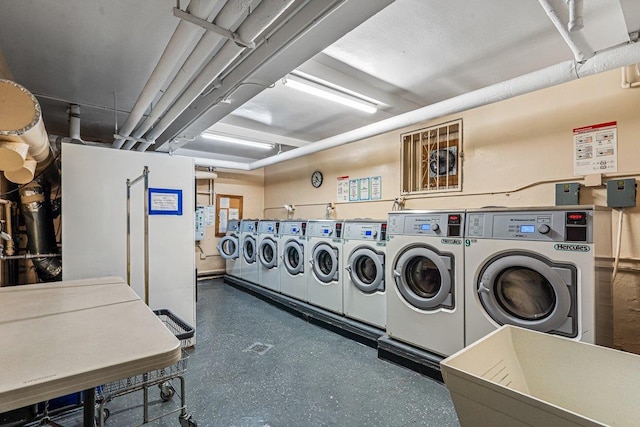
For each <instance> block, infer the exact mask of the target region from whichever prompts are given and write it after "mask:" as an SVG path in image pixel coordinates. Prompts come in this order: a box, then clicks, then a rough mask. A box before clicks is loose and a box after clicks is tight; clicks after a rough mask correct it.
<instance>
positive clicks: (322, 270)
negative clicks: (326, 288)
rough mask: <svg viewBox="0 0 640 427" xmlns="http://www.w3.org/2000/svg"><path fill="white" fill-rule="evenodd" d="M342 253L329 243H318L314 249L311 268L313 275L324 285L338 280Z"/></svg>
mask: <svg viewBox="0 0 640 427" xmlns="http://www.w3.org/2000/svg"><path fill="white" fill-rule="evenodd" d="M339 255H340V252H339V251H338V249H337V248H335V247H333V246H331V245H330V244H328V243H325V242H321V243H318V244H317V245H316V246H315V247H314V248H313V254H312V259H311V267H312V271H313V274H314V275H315V276H316V278H317V279H318V280H319V281H320V282H322V283H330V282H334V281H336V280H338V267H339V265H338V264H339V261H338V258H339Z"/></svg>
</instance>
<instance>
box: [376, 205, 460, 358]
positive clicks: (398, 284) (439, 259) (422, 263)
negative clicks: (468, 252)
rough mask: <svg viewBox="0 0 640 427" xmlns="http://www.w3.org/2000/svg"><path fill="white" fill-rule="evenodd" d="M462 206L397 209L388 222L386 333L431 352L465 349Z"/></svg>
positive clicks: (445, 353) (444, 354)
mask: <svg viewBox="0 0 640 427" xmlns="http://www.w3.org/2000/svg"><path fill="white" fill-rule="evenodd" d="M463 225H464V212H463V211H451V212H444V211H397V212H395V211H394V212H391V213H389V218H388V222H387V274H386V278H387V334H388V335H389V336H390V337H391V338H393V339H396V340H399V341H404V342H406V343H408V344H411V345H413V346H416V347H420V348H422V349H425V350H427V351H430V352H432V353H436V354H439V355H442V356H449V355H451V354H453V353H455V352H456V351H458V350H461V349H462V348H464V296H463V295H464V280H463V279H464V260H463V257H464V245H463V239H462V236H463V234H462V228H463Z"/></svg>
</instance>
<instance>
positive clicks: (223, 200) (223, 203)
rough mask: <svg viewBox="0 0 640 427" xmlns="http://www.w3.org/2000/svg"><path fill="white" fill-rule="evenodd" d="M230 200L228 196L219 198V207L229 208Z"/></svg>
mask: <svg viewBox="0 0 640 427" xmlns="http://www.w3.org/2000/svg"><path fill="white" fill-rule="evenodd" d="M230 200H231V199H229V198H228V197H221V198H220V209H229V204H230Z"/></svg>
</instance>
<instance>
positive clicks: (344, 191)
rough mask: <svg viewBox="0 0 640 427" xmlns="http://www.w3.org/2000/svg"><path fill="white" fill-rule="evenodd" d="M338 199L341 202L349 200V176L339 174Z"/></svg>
mask: <svg viewBox="0 0 640 427" xmlns="http://www.w3.org/2000/svg"><path fill="white" fill-rule="evenodd" d="M337 187H338V188H337V195H336V200H337V201H338V203H340V202H348V201H349V176H348V175H347V176H339V177H338V179H337Z"/></svg>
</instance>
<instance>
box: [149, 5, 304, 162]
mask: <svg viewBox="0 0 640 427" xmlns="http://www.w3.org/2000/svg"><path fill="white" fill-rule="evenodd" d="M294 1H295V0H262V2H261V3H260V5H259V6H258V7H257V8H256V10H255V12H254V13H252V14H251V15H249V16H248V17H247V19H246V20H245V21H244V22H243V23H242V24H241V25H240V28H238V31H237V33H238V36H239V37H240V38H241V39H242V40H245V41H247V42H255V39H256V38H257V37H258V36H260V35H261V34H262V33H263V32H264V31H265V30H266V29H267V28H269V27H270V26H271V24H273V23H274V22H275V21H276V19H278V18H279V17H280V15H282V14H283V13H284V12H285V11H286V10H287V9H288V8H289V6H290V5H291V4H292V3H294ZM245 49H247V48H246V47H244V46H239V45H237V44H235V43H233V42H232V41H227V42H226V43H225V44H224V46H223V47H222V49H220V51H219V52H218V53H217V54H216V55H215V56H214V57H213V59H212V60H211V62H209V64H207V66H206V67H205V68H204V69H203V70H202V72H201V73H200V74H199V75H198V77H196V79H195V80H194V81H193V82H192V83H191V84H190V85H189V87H188V88H187V89H186V90H185V91H184V93H183V94H182V95H181V96H180V98H178V99H177V100H176V102H175V103H174V104H173V105H172V106H171V108H170V109H169V111H167V113H166V115H165V116H164V117H163V118H162V119H161V120H160V121H159V122H158V124H157V125H156V126H155V127H154V128H153V130H151V131H150V132H149V133H148V134H147V137H146V138H147V140H150V141H153V140H155V139H156V138H158V137H159V136H160V135H161V134H162V132H164V131H165V130H166V129H167V128H168V127H169V126H170V125H171V124H172V123H173V122H174V121H175V119H176V118H177V117H178V116H179V115H180V114H182V112H184V111H185V110H186V109H187V108H188V107H189V105H191V103H192V102H193V101H195V100H196V99H197V98H198V97H199V96H200V94H201V93H202V92H203V91H204V90H205V89H206V88H207V87H208V86H209V85H211V84H212V83H213V82H214V81H215V80H216V79H217V78H218V77H219V76H220V74H221V73H222V72H223V71H224V70H226V69H227V68H228V67H229V66H230V65H231V64H232V63H233V62H234V61H235V60H236V59H237V58H238V57H239V56H240V54H241V53H242V52H244V51H245ZM147 148H148V145H147V146H140V147H139V149H138V151H144V150H146V149H147Z"/></svg>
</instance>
